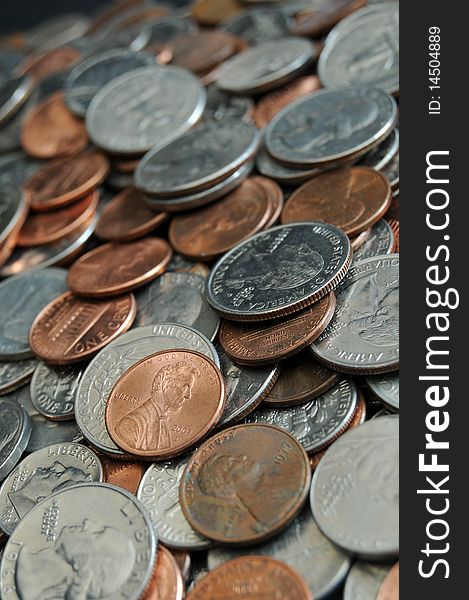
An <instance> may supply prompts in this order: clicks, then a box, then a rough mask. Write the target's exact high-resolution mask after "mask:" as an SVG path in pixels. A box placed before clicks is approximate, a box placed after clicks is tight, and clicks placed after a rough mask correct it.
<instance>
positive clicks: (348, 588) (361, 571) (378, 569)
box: [344, 561, 389, 600]
mask: <svg viewBox="0 0 469 600" xmlns="http://www.w3.org/2000/svg"><path fill="white" fill-rule="evenodd" d="M388 571H389V566H388V565H379V564H378V565H376V564H371V563H366V562H362V561H356V562H355V563H354V564H353V566H352V568H351V569H350V572H349V574H348V576H347V580H346V582H345V588H344V600H356V598H359V599H360V600H376V597H377V595H378V591H379V587H380V585H381V582H382V581H383V579H384V578H385V576H386V574H387V573H388Z"/></svg>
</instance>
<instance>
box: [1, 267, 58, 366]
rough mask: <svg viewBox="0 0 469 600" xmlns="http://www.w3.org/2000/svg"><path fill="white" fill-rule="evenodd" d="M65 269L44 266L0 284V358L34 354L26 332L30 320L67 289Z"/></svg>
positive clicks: (8, 358)
mask: <svg viewBox="0 0 469 600" xmlns="http://www.w3.org/2000/svg"><path fill="white" fill-rule="evenodd" d="M66 275H67V272H66V271H65V270H64V269H47V270H46V269H44V270H43V271H42V272H41V273H36V272H31V273H25V274H22V275H17V276H16V277H11V278H10V279H8V280H7V281H4V282H3V283H1V284H0V306H1V307H2V311H1V313H0V360H22V359H24V358H29V357H31V356H33V353H32V351H31V349H30V347H29V342H28V335H29V330H30V328H31V325H32V322H33V321H34V319H35V318H36V316H37V315H38V313H39V312H40V311H41V310H42V309H43V308H44V306H46V304H48V303H49V302H50V301H51V300H53V299H54V298H56V297H57V296H59V295H60V294H63V293H64V292H66V291H67V285H66V282H65V279H66Z"/></svg>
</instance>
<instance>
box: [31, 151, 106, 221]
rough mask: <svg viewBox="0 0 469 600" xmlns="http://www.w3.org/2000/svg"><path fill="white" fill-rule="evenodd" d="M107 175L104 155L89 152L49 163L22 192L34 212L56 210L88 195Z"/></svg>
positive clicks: (32, 177)
mask: <svg viewBox="0 0 469 600" xmlns="http://www.w3.org/2000/svg"><path fill="white" fill-rule="evenodd" d="M108 172H109V162H108V160H107V158H106V157H105V156H104V155H103V154H100V153H98V152H87V153H85V154H81V155H79V156H73V157H69V158H60V159H57V160H54V161H51V162H47V163H46V164H44V165H43V166H42V167H40V168H39V169H38V170H37V171H36V173H35V174H34V175H32V176H31V177H30V178H29V179H27V180H26V181H25V183H24V185H23V190H24V194H25V197H26V199H27V200H28V201H29V202H30V203H31V207H32V208H33V209H34V210H37V211H47V210H54V209H55V208H58V207H59V206H65V205H66V204H70V203H71V202H74V201H75V200H77V199H78V198H82V197H83V196H85V195H86V194H89V192H91V191H92V190H93V189H94V188H95V187H97V186H98V185H99V184H100V183H102V182H103V181H104V179H105V178H106V176H107V174H108Z"/></svg>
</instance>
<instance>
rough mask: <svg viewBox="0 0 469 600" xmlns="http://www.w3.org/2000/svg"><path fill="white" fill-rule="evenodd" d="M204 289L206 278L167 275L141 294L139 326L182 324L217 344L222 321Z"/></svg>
mask: <svg viewBox="0 0 469 600" xmlns="http://www.w3.org/2000/svg"><path fill="white" fill-rule="evenodd" d="M204 287H205V280H204V278H203V277H202V276H201V275H198V274H196V273H174V272H173V273H165V274H164V275H162V276H161V277H159V278H158V279H156V280H155V281H153V282H152V283H150V284H149V285H147V286H146V287H144V288H142V289H141V290H139V291H138V292H137V294H136V300H137V318H136V323H135V324H136V325H137V326H140V325H150V324H153V323H155V324H156V323H179V324H180V325H188V326H190V327H193V328H194V329H196V330H197V331H199V332H201V333H202V334H204V335H205V336H207V337H208V338H209V339H210V340H213V338H214V337H215V335H216V333H217V331H218V327H219V325H220V317H219V316H218V315H217V314H216V313H215V312H214V311H213V310H212V309H211V307H210V306H209V305H208V304H207V302H206V300H205V297H204ZM195 349H196V348H195Z"/></svg>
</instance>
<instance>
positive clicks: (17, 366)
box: [0, 358, 37, 395]
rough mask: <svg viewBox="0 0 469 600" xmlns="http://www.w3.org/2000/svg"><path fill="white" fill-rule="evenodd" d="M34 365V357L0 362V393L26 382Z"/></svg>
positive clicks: (35, 361) (35, 362)
mask: <svg viewBox="0 0 469 600" xmlns="http://www.w3.org/2000/svg"><path fill="white" fill-rule="evenodd" d="M36 366H37V360H36V359H35V358H28V359H26V360H15V361H13V362H12V361H8V362H0V395H2V394H6V393H8V392H11V391H13V390H16V389H17V388H19V387H21V386H22V385H23V384H25V383H27V382H28V381H29V380H30V379H31V377H32V375H33V373H34V369H35V368H36Z"/></svg>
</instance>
